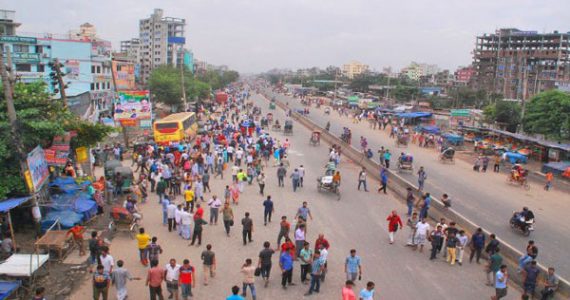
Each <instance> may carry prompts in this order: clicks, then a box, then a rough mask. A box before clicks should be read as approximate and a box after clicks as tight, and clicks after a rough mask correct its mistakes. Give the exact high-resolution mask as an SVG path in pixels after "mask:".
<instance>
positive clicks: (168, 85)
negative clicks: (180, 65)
mask: <svg viewBox="0 0 570 300" xmlns="http://www.w3.org/2000/svg"><path fill="white" fill-rule="evenodd" d="M148 87H149V89H150V92H151V93H152V94H153V96H154V99H155V100H156V101H158V102H160V103H164V104H166V105H170V106H180V105H181V104H182V100H181V99H182V81H181V79H180V70H179V69H176V68H174V67H172V66H160V67H158V68H156V69H154V70H152V72H151V73H150V77H149V79H148Z"/></svg>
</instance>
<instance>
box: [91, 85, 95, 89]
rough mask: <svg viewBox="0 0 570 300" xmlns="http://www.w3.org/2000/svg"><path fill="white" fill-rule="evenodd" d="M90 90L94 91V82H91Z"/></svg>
mask: <svg viewBox="0 0 570 300" xmlns="http://www.w3.org/2000/svg"><path fill="white" fill-rule="evenodd" d="M91 90H92V91H94V90H95V84H94V83H91Z"/></svg>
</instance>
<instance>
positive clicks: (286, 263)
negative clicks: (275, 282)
mask: <svg viewBox="0 0 570 300" xmlns="http://www.w3.org/2000/svg"><path fill="white" fill-rule="evenodd" d="M279 267H280V268H281V286H282V287H283V289H286V288H287V283H289V285H294V284H293V283H292V282H291V281H293V258H292V257H291V254H290V253H289V251H283V253H281V257H279Z"/></svg>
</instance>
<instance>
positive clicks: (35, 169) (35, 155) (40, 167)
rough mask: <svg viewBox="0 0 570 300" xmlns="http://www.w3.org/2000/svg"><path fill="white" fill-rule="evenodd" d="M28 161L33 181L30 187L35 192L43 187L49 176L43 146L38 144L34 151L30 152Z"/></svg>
mask: <svg viewBox="0 0 570 300" xmlns="http://www.w3.org/2000/svg"><path fill="white" fill-rule="evenodd" d="M26 162H27V163H28V170H29V171H30V177H31V183H32V185H31V186H30V189H31V190H32V191H34V192H35V191H37V190H39V188H41V186H42V185H43V184H44V183H45V181H46V179H47V178H48V176H49V169H48V164H47V161H46V159H45V154H44V150H43V149H42V147H40V146H37V147H36V148H34V150H32V152H30V153H28V157H27V158H26Z"/></svg>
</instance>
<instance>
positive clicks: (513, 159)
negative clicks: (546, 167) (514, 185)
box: [506, 152, 528, 164]
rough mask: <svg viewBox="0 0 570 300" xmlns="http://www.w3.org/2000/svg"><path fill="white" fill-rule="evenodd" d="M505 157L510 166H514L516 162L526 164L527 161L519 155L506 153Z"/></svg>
mask: <svg viewBox="0 0 570 300" xmlns="http://www.w3.org/2000/svg"><path fill="white" fill-rule="evenodd" d="M506 155H507V159H508V160H509V162H510V163H511V164H515V163H517V162H519V163H523V164H526V162H527V161H528V158H527V157H526V156H524V155H522V154H520V153H515V152H507V153H506Z"/></svg>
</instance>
